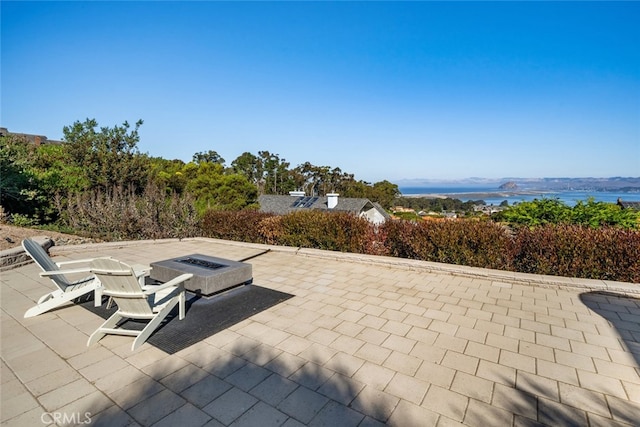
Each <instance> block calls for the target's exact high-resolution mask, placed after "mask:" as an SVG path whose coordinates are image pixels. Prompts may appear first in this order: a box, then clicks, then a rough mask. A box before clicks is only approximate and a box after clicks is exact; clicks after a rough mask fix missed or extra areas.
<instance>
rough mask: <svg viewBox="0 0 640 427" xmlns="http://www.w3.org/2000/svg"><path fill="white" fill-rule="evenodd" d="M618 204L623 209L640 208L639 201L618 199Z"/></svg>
mask: <svg viewBox="0 0 640 427" xmlns="http://www.w3.org/2000/svg"><path fill="white" fill-rule="evenodd" d="M618 204H619V205H620V206H621V207H622V208H623V209H635V210H640V202H625V201H623V200H621V199H618Z"/></svg>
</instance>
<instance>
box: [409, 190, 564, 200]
mask: <svg viewBox="0 0 640 427" xmlns="http://www.w3.org/2000/svg"><path fill="white" fill-rule="evenodd" d="M549 194H557V192H553V191H527V190H517V191H495V192H478V193H473V192H470V193H448V194H444V193H424V194H402V196H401V197H411V198H419V197H422V198H425V199H466V200H482V199H495V198H497V197H517V196H540V197H544V196H545V195H549Z"/></svg>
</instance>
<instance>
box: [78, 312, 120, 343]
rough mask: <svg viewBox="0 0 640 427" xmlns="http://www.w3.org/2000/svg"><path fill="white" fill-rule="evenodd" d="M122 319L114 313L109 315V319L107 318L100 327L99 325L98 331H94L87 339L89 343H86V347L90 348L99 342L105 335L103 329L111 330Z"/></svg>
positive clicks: (118, 314)
mask: <svg viewBox="0 0 640 427" xmlns="http://www.w3.org/2000/svg"><path fill="white" fill-rule="evenodd" d="M123 318H124V317H123V316H121V315H120V313H118V312H115V313H113V314H112V315H111V317H109V318H108V319H107V320H106V321H105V322H104V323H103V324H102V325H100V327H99V328H98V329H96V330H95V332H94V333H92V334H91V336H90V337H89V341H87V347H89V346H91V345H92V344H95V343H97V342H98V341H100V340H101V339H102V337H104V336H105V335H107V334H106V333H105V332H103V331H104V330H105V329H112V328H113V327H114V326H116V325H117V324H118V322H119V321H120V320H122V319H123Z"/></svg>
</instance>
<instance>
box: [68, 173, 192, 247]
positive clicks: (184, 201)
mask: <svg viewBox="0 0 640 427" xmlns="http://www.w3.org/2000/svg"><path fill="white" fill-rule="evenodd" d="M193 202H194V201H193V198H192V197H190V196H189V195H183V196H179V195H177V194H171V195H166V194H165V193H164V191H163V190H161V189H159V188H158V187H157V186H155V185H152V184H150V185H148V186H147V187H146V188H145V190H144V192H143V193H142V194H136V193H135V191H134V190H133V188H131V187H130V188H127V189H125V188H123V187H120V186H117V187H113V188H112V189H111V190H109V191H101V190H95V191H91V192H85V193H80V194H75V195H73V196H70V197H69V198H68V199H67V201H66V202H65V203H64V206H61V208H62V209H60V211H61V212H63V218H64V222H65V223H66V225H68V226H69V227H71V228H72V229H73V230H79V231H81V232H83V233H84V234H87V235H91V236H93V237H98V238H101V239H104V240H116V241H117V240H139V239H161V238H183V237H193V236H196V235H198V234H199V227H198V218H197V213H196V211H195V208H194V207H193Z"/></svg>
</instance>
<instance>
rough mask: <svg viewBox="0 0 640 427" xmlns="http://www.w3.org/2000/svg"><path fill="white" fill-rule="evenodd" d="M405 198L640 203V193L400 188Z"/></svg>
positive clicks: (493, 202)
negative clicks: (516, 191)
mask: <svg viewBox="0 0 640 427" xmlns="http://www.w3.org/2000/svg"><path fill="white" fill-rule="evenodd" d="M399 189H400V192H401V193H402V195H403V196H412V195H413V196H416V195H420V194H441V195H449V196H450V197H452V198H454V199H460V200H462V201H463V202H466V201H468V200H484V201H485V203H486V204H487V205H499V204H500V203H502V202H503V201H505V200H506V201H508V202H509V205H512V204H514V203H516V202H523V201H524V202H530V201H532V200H534V199H541V198H543V197H544V198H548V199H556V198H557V199H559V200H560V201H562V202H564V203H565V204H567V205H568V206H574V205H575V204H576V203H577V202H578V201H583V202H586V201H587V200H588V199H589V198H590V197H593V199H594V200H595V201H596V202H607V203H616V202H617V201H618V198H620V199H622V200H624V201H625V202H640V192H637V193H622V192H609V191H569V190H568V191H551V190H549V191H540V192H539V193H538V192H534V191H531V190H526V191H527V193H529V194H513V195H507V194H506V193H514V191H506V190H497V189H496V188H495V187H400V188H399Z"/></svg>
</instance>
